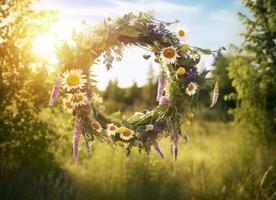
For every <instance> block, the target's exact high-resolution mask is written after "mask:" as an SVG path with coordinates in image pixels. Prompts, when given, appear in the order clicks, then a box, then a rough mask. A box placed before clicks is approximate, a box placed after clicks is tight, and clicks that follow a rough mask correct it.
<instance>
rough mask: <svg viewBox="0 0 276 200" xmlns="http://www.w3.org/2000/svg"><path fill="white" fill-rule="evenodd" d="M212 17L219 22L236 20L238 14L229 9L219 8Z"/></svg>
mask: <svg viewBox="0 0 276 200" xmlns="http://www.w3.org/2000/svg"><path fill="white" fill-rule="evenodd" d="M210 19H211V20H213V21H217V22H236V21H237V16H236V15H235V13H232V12H231V11H229V10H226V9H222V10H217V11H215V12H214V13H212V14H211V15H210Z"/></svg>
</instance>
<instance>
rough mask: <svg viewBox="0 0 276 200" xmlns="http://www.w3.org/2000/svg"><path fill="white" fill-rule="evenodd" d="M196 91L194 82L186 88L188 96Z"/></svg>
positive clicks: (196, 86) (196, 87)
mask: <svg viewBox="0 0 276 200" xmlns="http://www.w3.org/2000/svg"><path fill="white" fill-rule="evenodd" d="M197 90H198V84H197V83H195V82H190V83H189V85H188V86H187V88H186V94H187V95H189V96H192V95H194V94H195V93H196V92H197Z"/></svg>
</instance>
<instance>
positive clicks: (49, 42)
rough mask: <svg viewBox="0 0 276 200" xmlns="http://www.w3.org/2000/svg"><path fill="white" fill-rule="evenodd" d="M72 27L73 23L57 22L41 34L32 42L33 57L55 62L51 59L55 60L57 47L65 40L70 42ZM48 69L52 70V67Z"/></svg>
mask: <svg viewBox="0 0 276 200" xmlns="http://www.w3.org/2000/svg"><path fill="white" fill-rule="evenodd" d="M74 27H75V23H74V22H70V21H68V20H67V21H65V20H59V21H58V22H57V23H56V24H55V25H53V26H52V27H51V28H50V29H49V31H48V32H43V33H41V35H39V36H38V37H37V38H35V39H34V40H33V48H32V51H33V53H34V55H36V56H39V57H42V58H47V60H56V59H53V58H55V51H56V47H57V45H58V44H59V43H61V42H63V41H65V40H70V38H71V35H72V31H73V29H74ZM50 64H54V63H50ZM49 67H51V69H52V66H49ZM51 71H52V70H51Z"/></svg>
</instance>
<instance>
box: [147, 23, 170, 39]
mask: <svg viewBox="0 0 276 200" xmlns="http://www.w3.org/2000/svg"><path fill="white" fill-rule="evenodd" d="M166 32H167V29H166V26H165V25H164V24H163V23H158V24H150V25H149V26H148V34H149V36H150V37H154V38H162V37H163V36H164V35H165V33H166Z"/></svg>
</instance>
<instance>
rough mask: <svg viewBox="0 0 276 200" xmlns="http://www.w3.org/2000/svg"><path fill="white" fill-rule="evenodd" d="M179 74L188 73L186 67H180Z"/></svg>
mask: <svg viewBox="0 0 276 200" xmlns="http://www.w3.org/2000/svg"><path fill="white" fill-rule="evenodd" d="M176 73H177V74H178V75H184V74H185V73H186V70H185V68H184V67H179V68H178V69H177V71H176Z"/></svg>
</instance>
